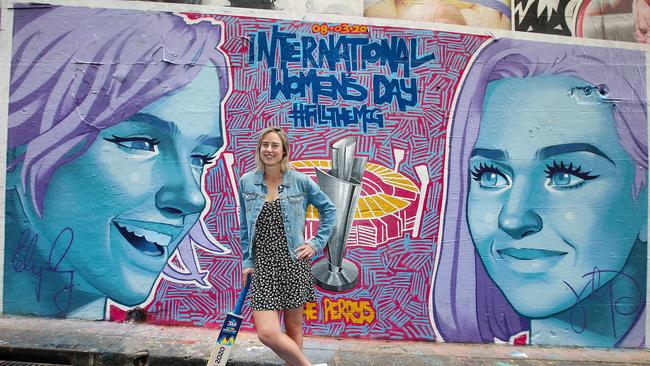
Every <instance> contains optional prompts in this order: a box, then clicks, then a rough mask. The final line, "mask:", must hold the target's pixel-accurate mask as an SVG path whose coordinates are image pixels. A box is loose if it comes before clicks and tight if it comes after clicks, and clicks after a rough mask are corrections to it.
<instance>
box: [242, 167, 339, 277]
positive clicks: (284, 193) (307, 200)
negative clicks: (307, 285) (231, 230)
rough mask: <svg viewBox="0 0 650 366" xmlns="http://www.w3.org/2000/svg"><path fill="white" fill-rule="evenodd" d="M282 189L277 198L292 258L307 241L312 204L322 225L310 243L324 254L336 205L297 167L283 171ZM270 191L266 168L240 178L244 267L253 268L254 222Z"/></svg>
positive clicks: (294, 257) (317, 252)
mask: <svg viewBox="0 0 650 366" xmlns="http://www.w3.org/2000/svg"><path fill="white" fill-rule="evenodd" d="M282 188H283V189H282V190H281V193H280V194H279V197H278V199H279V200H280V207H281V209H282V219H283V220H282V221H283V222H284V232H285V233H286V236H287V241H288V242H289V253H290V254H291V257H292V258H293V259H294V260H295V259H296V249H297V248H298V247H299V246H301V245H303V244H305V221H306V213H307V207H308V206H309V205H310V204H312V205H314V207H316V209H317V210H318V215H319V217H320V224H319V225H318V233H317V234H316V236H315V237H314V238H313V239H311V240H310V241H309V242H308V243H307V244H309V245H311V247H312V248H313V249H314V252H316V254H320V253H322V251H323V248H324V247H325V245H326V244H327V240H328V239H329V236H330V234H331V233H332V227H333V226H334V220H335V219H336V207H335V206H334V204H333V203H332V201H331V200H330V199H329V197H327V195H326V194H325V193H324V192H323V191H321V189H320V188H319V187H318V185H317V184H316V183H315V182H314V181H313V180H312V179H311V178H309V177H308V176H306V175H305V174H303V173H300V172H297V171H295V170H288V171H286V172H285V173H284V177H283V179H282ZM267 190H268V189H267V187H266V183H265V182H264V172H263V171H251V172H248V173H246V174H244V175H242V176H241V178H239V228H240V231H239V234H240V237H241V248H242V257H243V268H244V269H245V268H252V267H253V263H254V258H253V251H252V243H254V242H255V224H256V223H257V217H258V216H259V214H260V211H262V206H264V201H265V199H266V194H267Z"/></svg>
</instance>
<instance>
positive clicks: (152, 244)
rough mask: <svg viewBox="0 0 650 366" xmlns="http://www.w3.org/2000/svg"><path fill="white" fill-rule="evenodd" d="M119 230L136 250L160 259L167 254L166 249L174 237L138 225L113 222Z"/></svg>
mask: <svg viewBox="0 0 650 366" xmlns="http://www.w3.org/2000/svg"><path fill="white" fill-rule="evenodd" d="M113 224H114V225H115V227H116V228H117V230H118V231H119V232H120V234H122V236H124V238H125V239H126V240H127V241H128V242H129V244H131V245H132V246H133V247H134V248H136V249H137V250H139V251H140V252H142V253H143V254H145V255H148V256H151V257H158V256H161V255H164V254H165V248H166V247H167V246H168V245H169V243H170V242H171V240H172V236H171V235H168V234H164V233H161V232H158V231H155V230H150V229H146V228H143V227H140V226H137V225H132V224H126V223H121V222H120V223H117V222H113Z"/></svg>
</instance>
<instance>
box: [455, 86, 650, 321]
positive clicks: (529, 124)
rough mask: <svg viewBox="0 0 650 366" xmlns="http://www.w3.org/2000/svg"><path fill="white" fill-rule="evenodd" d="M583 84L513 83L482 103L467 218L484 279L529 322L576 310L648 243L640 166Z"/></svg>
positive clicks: (607, 107) (603, 103)
mask: <svg viewBox="0 0 650 366" xmlns="http://www.w3.org/2000/svg"><path fill="white" fill-rule="evenodd" d="M586 86H588V84H587V83H585V82H584V81H582V80H580V79H578V78H575V77H570V76H539V77H534V78H530V79H518V78H512V79H503V80H499V81H494V82H491V83H490V84H489V85H488V88H487V91H486V95H485V102H484V111H483V116H482V118H481V125H480V132H479V137H478V140H477V142H476V145H475V146H474V148H473V150H472V153H471V158H470V164H469V169H470V172H469V174H470V175H469V180H470V189H469V194H468V202H467V220H468V224H469V228H470V232H471V235H472V238H473V241H474V244H475V246H476V249H477V252H478V254H479V255H480V257H481V260H482V261H483V264H484V265H485V268H486V270H487V272H488V274H489V275H490V277H491V278H492V280H493V281H494V282H495V284H496V285H497V286H498V287H499V288H500V289H501V291H502V292H503V293H504V295H505V297H506V298H507V299H508V301H509V302H510V303H511V304H512V305H513V307H514V308H515V310H517V312H519V313H520V314H522V315H524V316H527V317H530V318H539V317H546V316H550V315H553V314H555V313H558V312H560V311H563V310H566V309H568V308H570V307H572V306H573V305H575V304H576V303H577V302H578V301H579V300H582V299H584V298H585V297H587V296H588V295H589V294H591V293H592V292H593V291H594V290H596V289H598V288H599V287H601V286H602V285H604V284H605V283H607V281H609V280H610V279H611V278H613V277H614V275H615V274H616V273H617V272H619V271H621V269H622V268H623V266H624V265H625V263H626V261H627V260H628V256H629V254H630V251H631V249H632V246H633V245H634V243H635V240H636V239H637V237H640V239H641V240H642V241H646V240H647V239H646V236H647V234H646V222H647V208H646V207H647V198H646V192H645V191H642V192H641V193H640V194H639V196H638V198H637V199H636V200H635V199H634V198H633V192H635V189H636V188H635V185H634V176H635V174H634V173H635V166H634V163H633V162H632V160H631V159H630V157H629V155H628V154H627V153H626V152H625V151H624V149H623V147H622V146H621V144H620V142H619V140H618V135H617V132H616V128H615V124H614V116H613V112H612V104H611V102H609V101H607V100H605V99H604V98H602V97H601V96H600V95H599V93H598V91H596V90H594V89H590V90H586V89H584V87H586ZM576 87H578V89H573V88H576ZM581 87H582V88H581ZM572 90H573V92H572ZM643 265H645V263H644V264H643ZM592 285H593V286H592Z"/></svg>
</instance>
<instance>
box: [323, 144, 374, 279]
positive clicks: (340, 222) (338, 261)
mask: <svg viewBox="0 0 650 366" xmlns="http://www.w3.org/2000/svg"><path fill="white" fill-rule="evenodd" d="M356 146H357V139H356V138H355V137H346V138H343V139H341V140H338V141H336V142H335V143H333V144H332V146H331V147H332V169H331V170H330V171H328V172H324V171H322V170H320V169H318V168H316V176H317V177H318V185H319V186H320V188H321V189H322V190H323V192H325V194H327V196H329V198H330V199H331V200H332V202H334V205H335V206H336V221H335V223H334V228H333V229H332V234H331V236H330V238H329V241H328V242H327V260H325V259H322V260H321V261H319V262H317V263H316V264H315V265H314V266H313V267H312V272H313V273H314V280H315V282H316V284H317V285H318V286H320V287H321V288H323V289H325V290H329V291H344V290H349V289H351V288H354V287H355V286H356V285H357V281H358V279H359V269H358V268H357V266H356V265H355V264H354V263H352V262H351V261H349V260H347V259H345V258H343V257H344V256H345V243H346V241H347V239H348V234H349V233H350V227H352V220H353V219H354V212H355V210H356V208H357V201H358V200H359V195H360V194H361V179H362V178H363V172H364V170H365V168H366V163H367V162H368V158H366V157H355V156H354V152H355V149H356Z"/></svg>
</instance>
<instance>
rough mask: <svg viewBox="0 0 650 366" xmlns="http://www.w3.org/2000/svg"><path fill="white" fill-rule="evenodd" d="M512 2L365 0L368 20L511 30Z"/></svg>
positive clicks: (365, 14) (500, 0) (485, 0)
mask: <svg viewBox="0 0 650 366" xmlns="http://www.w3.org/2000/svg"><path fill="white" fill-rule="evenodd" d="M510 14H511V9H510V0H365V1H364V12H363V15H364V16H366V17H375V18H389V19H404V20H417V21H423V22H435V23H444V24H455V25H466V26H471V27H481V28H493V29H510V27H511V21H510Z"/></svg>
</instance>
